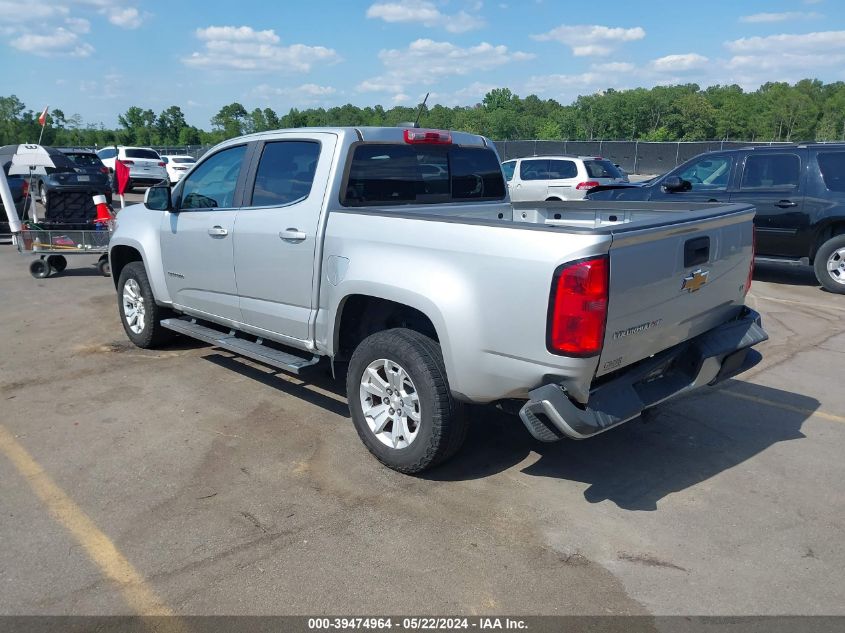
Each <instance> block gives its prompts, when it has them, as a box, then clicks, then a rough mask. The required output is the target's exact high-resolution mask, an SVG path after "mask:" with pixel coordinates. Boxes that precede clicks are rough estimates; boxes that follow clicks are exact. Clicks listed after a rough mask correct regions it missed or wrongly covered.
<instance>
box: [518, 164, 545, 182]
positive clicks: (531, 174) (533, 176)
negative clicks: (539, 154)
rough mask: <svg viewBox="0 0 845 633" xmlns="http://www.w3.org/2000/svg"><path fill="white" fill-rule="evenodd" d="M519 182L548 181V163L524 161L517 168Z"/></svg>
mask: <svg viewBox="0 0 845 633" xmlns="http://www.w3.org/2000/svg"><path fill="white" fill-rule="evenodd" d="M519 179H520V180H548V179H549V161H547V160H542V159H541V160H534V159H532V160H524V161H522V164H521V165H520V166H519Z"/></svg>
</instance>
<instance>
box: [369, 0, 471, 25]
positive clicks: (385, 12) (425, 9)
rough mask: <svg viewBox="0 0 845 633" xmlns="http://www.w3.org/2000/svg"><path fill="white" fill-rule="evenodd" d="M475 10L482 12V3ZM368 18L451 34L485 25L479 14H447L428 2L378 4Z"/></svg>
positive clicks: (406, 1)
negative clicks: (418, 25) (443, 30)
mask: <svg viewBox="0 0 845 633" xmlns="http://www.w3.org/2000/svg"><path fill="white" fill-rule="evenodd" d="M474 9H475V10H476V11H478V10H480V9H481V3H477V4H476V6H475V7H474ZM367 17H368V18H370V19H377V20H384V21H385V22H390V23H395V22H410V23H417V24H422V25H423V26H427V27H440V28H443V29H445V30H447V31H449V32H450V33H465V32H466V31H472V30H473V29H478V28H481V27H483V26H484V25H485V21H484V19H483V18H482V17H480V16H479V15H477V14H476V15H471V14H469V13H467V12H466V11H458V12H457V13H454V14H446V13H443V12H441V11H440V9H438V8H437V7H436V6H435V4H434V3H433V2H429V1H428V0H405V1H404V2H376V3H375V4H372V5H370V8H368V9H367Z"/></svg>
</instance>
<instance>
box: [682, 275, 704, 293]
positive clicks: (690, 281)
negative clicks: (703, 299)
mask: <svg viewBox="0 0 845 633" xmlns="http://www.w3.org/2000/svg"><path fill="white" fill-rule="evenodd" d="M708 275H710V271H709V270H704V271H702V270H696V271H695V272H694V273H690V274H689V275H687V276H686V277H684V284H683V285H682V286H681V290H686V291H687V292H697V291H699V290H701V287H702V286H703V285H704V284H706V283H707V277H708Z"/></svg>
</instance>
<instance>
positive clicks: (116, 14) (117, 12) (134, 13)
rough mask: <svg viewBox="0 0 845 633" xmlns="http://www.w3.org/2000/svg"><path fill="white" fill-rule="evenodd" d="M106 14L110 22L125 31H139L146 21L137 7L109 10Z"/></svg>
mask: <svg viewBox="0 0 845 633" xmlns="http://www.w3.org/2000/svg"><path fill="white" fill-rule="evenodd" d="M106 14H107V15H108V18H109V22H111V23H112V24H114V25H115V26H119V27H121V28H124V29H137V28H138V27H139V26H141V24H142V23H143V21H144V18H143V17H142V16H141V14H140V12H139V11H138V9H136V8H135V7H126V8H123V9H120V8H116V9H108V10H107V11H106Z"/></svg>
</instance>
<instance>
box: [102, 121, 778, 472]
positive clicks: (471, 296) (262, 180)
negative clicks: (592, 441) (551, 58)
mask: <svg viewBox="0 0 845 633" xmlns="http://www.w3.org/2000/svg"><path fill="white" fill-rule="evenodd" d="M428 164H435V165H439V166H441V167H443V172H442V175H441V176H440V177H437V178H435V177H432V174H431V170H428V169H426V170H423V169H421V168H420V167H421V166H422V165H428ZM668 206H669V209H666V208H664V207H662V206H661V205H653V204H642V203H640V204H637V203H633V204H624V205H619V204H608V203H590V202H583V201H579V202H575V203H559V204H548V203H543V204H540V205H536V204H534V205H531V204H528V203H523V204H521V205H512V204H511V202H510V201H509V199H508V194H507V188H506V186H505V181H504V178H503V175H502V170H501V168H500V163H499V158H498V155H497V154H496V151H495V149H493V144H492V143H491V142H490V141H489V140H488V139H486V138H483V137H481V136H476V135H473V134H466V133H462V132H446V131H440V130H420V129H416V128H405V129H402V128H329V129H320V130H315V129H300V130H297V129H292V130H285V131H276V132H270V133H262V134H261V135H253V136H246V137H240V138H235V139H231V140H228V141H225V142H224V143H221V144H220V145H218V146H216V147H215V148H213V149H212V150H211V151H210V152H208V153H207V154H206V155H204V156H203V157H202V159H201V160H200V161H199V162H198V163H197V165H196V167H194V169H193V170H192V171H191V172H190V174H188V176H187V177H185V178H183V179H182V180H181V181H180V182H179V184H177V185H176V186H175V187H173V188H172V190H171V188H170V187H169V186H155V187H151V188H150V189H148V190H147V193H146V195H145V201H144V204H143V205H135V206H131V207H128V208H126V209H125V210H123V211H122V212H121V213H120V215H119V216H118V218H117V225H116V228H115V231H114V233H113V235H112V237H111V241H110V243H109V249H110V252H109V257H110V262H111V267H112V273H113V276H114V278H115V280H116V286H115V287H116V291H117V303H118V309H119V312H120V318H121V320H122V323H123V327H124V329H125V331H126V334H127V336H128V337H129V339H130V340H131V341H132V342H133V343H135V345H137V346H139V347H144V348H150V347H155V346H158V345H161V344H163V343H164V342H166V340H167V338H168V336H169V335H171V334H172V333H174V332H178V333H182V334H186V335H188V336H192V337H194V338H197V339H200V340H203V341H207V342H209V343H211V344H213V345H215V346H218V347H220V348H223V349H227V350H229V351H232V352H234V353H237V354H240V355H242V356H247V357H250V358H253V359H257V360H259V361H261V362H263V363H266V364H269V365H272V366H275V367H278V368H280V369H283V370H286V371H289V372H293V373H299V372H301V371H305V370H306V368H308V367H310V366H312V365H315V364H317V363H318V362H319V361H320V360H321V358H324V357H325V358H327V359H328V361H330V362H331V363H332V365H333V367H334V369H335V371H336V372H337V373H340V374H341V375H343V374H345V375H346V392H347V397H348V401H349V407H350V410H351V414H352V420H353V422H354V425H355V428H356V430H357V432H358V434H359V436H360V437H361V439H362V440H363V442H364V444H365V445H366V446H367V448H368V449H369V450H370V451H371V452H372V453H373V454H374V455H375V456H376V457H377V458H378V459H379V460H380V461H382V462H383V463H384V464H386V465H388V466H389V467H391V468H394V469H396V470H399V471H401V472H406V473H415V472H419V471H422V470H424V469H426V468H428V467H430V466H432V465H434V464H436V463H437V462H440V461H442V460H444V459H446V458H448V457H449V456H450V455H452V454H453V453H455V451H457V449H458V448H459V446H460V445H461V443H462V441H463V439H464V437H465V435H466V433H467V421H466V418H465V417H464V416H463V415H462V414H461V412H462V410H463V407H462V403H464V402H476V403H491V402H499V403H502V405H503V407H505V408H510V409H513V410H514V411H516V410H519V412H520V417H521V419H522V421H523V423H524V424H525V426H526V427H527V429H528V430H529V432H530V433H531V434H532V435H533V436H534V437H535V438H537V439H539V440H543V441H555V440H558V439H561V438H564V437H568V438H575V439H584V438H587V437H591V436H593V435H596V434H597V433H601V432H603V431H606V430H608V429H610V428H611V427H614V426H616V425H618V424H621V423H623V422H626V421H628V420H630V419H633V418H635V417H637V416H638V415H639V414H640V413H641V412H642V411H643V410H644V409H646V408H648V407H651V406H654V405H656V404H658V403H660V402H663V401H664V400H666V399H668V398H670V397H672V396H674V395H677V394H679V393H685V392H688V391H691V390H693V389H695V388H697V387H700V386H703V385H707V384H715V383H718V382H720V381H722V380H725V379H727V378H728V377H730V376H733V375H736V374H737V373H739V372H741V371H743V370H745V369H747V368H748V367H750V366H752V365H754V364H755V363H756V362H757V361H758V360H759V354H757V353H756V352H749V350H750V348H751V346H753V345H755V344H757V343H759V342H761V341H763V340H765V339H766V334H765V332H764V331H763V329H762V327H761V325H760V317H759V315H758V314H756V313H755V312H753V311H752V310H749V309H748V308H747V307H746V306H745V296H746V293H747V292H748V288H749V284H750V279H751V270H752V255H753V248H752V238H753V224H752V218H753V215H754V209H753V207H752V206H751V205H723V206H718V207H714V206H713V205H697V204H690V205H687V206H686V207H684V206H679V205H668ZM725 244H730V245H731V248H724V247H723V246H724V245H725Z"/></svg>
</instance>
